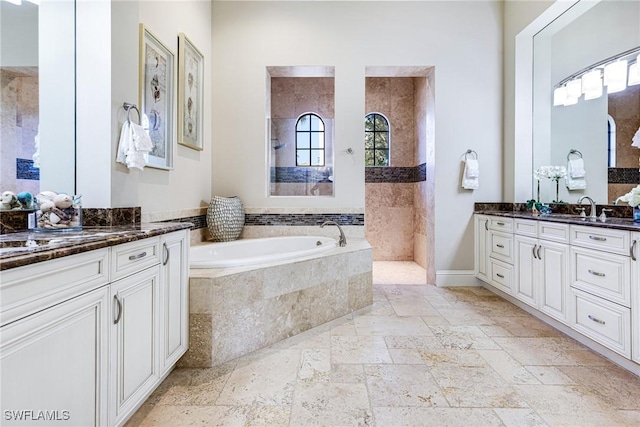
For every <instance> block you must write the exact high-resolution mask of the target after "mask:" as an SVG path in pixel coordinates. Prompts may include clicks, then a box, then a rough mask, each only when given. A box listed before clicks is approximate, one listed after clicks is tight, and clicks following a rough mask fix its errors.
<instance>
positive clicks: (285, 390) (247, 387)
mask: <svg viewBox="0 0 640 427" xmlns="http://www.w3.org/2000/svg"><path fill="white" fill-rule="evenodd" d="M299 365H300V350H287V349H277V350H266V351H265V350H261V351H258V352H256V353H253V354H251V355H249V356H247V357H244V358H241V359H240V360H239V361H238V365H237V367H236V369H235V370H234V371H233V373H232V374H231V376H230V377H229V380H228V381H227V383H226V385H225V387H224V388H223V389H222V392H221V393H220V397H219V398H218V400H217V401H216V404H217V405H290V404H291V402H292V401H293V390H294V387H295V384H296V382H297V374H298V367H299Z"/></svg>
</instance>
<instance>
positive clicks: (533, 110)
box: [514, 0, 640, 204]
mask: <svg viewBox="0 0 640 427" xmlns="http://www.w3.org/2000/svg"><path fill="white" fill-rule="evenodd" d="M621 3H624V2H620V1H615V0H602V1H599V0H598V1H593V0H580V1H557V2H556V3H554V4H552V5H551V6H550V7H549V8H548V9H547V10H545V11H544V12H543V13H542V14H541V15H540V16H539V17H538V18H536V19H535V20H534V21H533V22H532V23H531V24H530V25H529V26H527V27H526V28H525V29H524V30H523V31H522V32H521V33H519V34H518V35H517V36H516V64H515V65H516V70H515V71H516V74H515V79H516V80H515V83H516V86H515V141H516V142H515V146H514V158H515V159H516V165H515V171H514V181H515V182H514V188H515V192H514V196H515V201H523V200H527V199H529V198H531V197H532V196H533V197H534V198H535V197H536V181H535V180H534V179H533V171H534V168H537V167H538V166H540V164H538V163H539V162H540V161H542V160H540V159H541V158H542V159H548V161H549V162H555V163H552V164H560V165H566V162H567V160H566V156H567V154H568V151H569V150H564V148H566V147H563V148H559V149H558V150H561V151H563V153H562V154H561V155H560V154H558V153H556V154H555V157H553V156H550V151H551V149H550V147H549V142H550V141H551V140H552V136H553V135H552V132H553V131H555V130H556V128H557V127H558V126H557V124H558V123H562V121H559V120H558V119H556V123H555V126H551V120H550V117H551V110H552V108H553V107H552V100H553V98H552V94H553V84H554V83H557V82H554V79H555V80H558V81H560V80H562V79H563V78H566V77H568V76H570V75H571V74H572V73H574V72H576V71H578V70H579V69H582V68H585V67H588V66H589V65H591V64H594V63H597V62H598V60H602V59H605V58H606V57H610V56H615V55H616V54H619V53H621V52H624V51H626V50H629V49H630V48H633V47H634V46H636V47H637V46H638V45H640V42H639V41H637V40H640V34H638V33H640V25H636V27H635V29H636V30H635V31H637V33H636V32H634V29H633V24H632V26H631V32H632V34H633V39H631V38H629V37H627V39H630V40H626V44H625V43H622V44H620V45H613V44H612V43H613V42H612V41H611V40H612V37H611V34H607V33H600V34H599V33H598V31H594V30H593V29H592V28H590V29H589V30H590V31H588V32H587V33H586V35H585V34H584V33H583V34H581V35H580V37H581V38H580V40H582V41H583V43H582V44H583V46H582V47H583V48H586V49H582V50H581V49H580V47H579V46H575V43H574V45H573V47H574V49H573V51H572V52H571V55H572V56H573V57H574V58H571V60H572V61H574V63H575V64H578V63H580V61H582V66H577V65H575V68H573V69H572V68H570V67H569V65H571V64H570V62H571V61H565V62H566V64H560V66H559V67H557V69H554V68H553V67H547V68H545V67H542V68H541V64H540V55H539V54H538V52H537V51H536V49H538V48H539V45H542V46H543V47H544V46H545V43H551V40H552V37H546V40H545V37H544V35H545V29H548V28H550V29H551V30H552V31H551V32H552V33H553V32H555V33H558V34H560V31H562V30H563V29H564V28H565V27H566V28H567V29H568V28H569V27H570V26H571V25H572V26H573V27H579V24H580V21H582V22H586V21H588V19H589V18H588V16H589V14H590V13H596V12H597V13H600V16H599V18H602V19H604V18H606V16H607V15H611V13H609V12H603V11H604V8H611V7H613V8H615V7H616V6H619V5H620V4H621ZM627 3H628V2H627ZM626 6H629V5H628V4H627V5H626ZM613 15H615V14H613ZM633 17H634V18H637V19H638V20H640V13H638V14H635V15H634V16H633ZM637 22H640V21H637ZM554 27H556V28H554ZM606 27H607V26H606V25H603V26H601V28H602V29H601V31H603V32H606ZM541 34H542V37H540V35H541ZM635 34H638V36H637V38H636V35H635ZM560 36H561V34H560ZM560 36H558V37H557V38H558V39H559V43H562V42H564V43H568V42H569V41H571V37H560ZM565 36H566V34H565ZM576 37H578V36H575V35H574V36H573V38H574V40H575V39H576ZM536 39H537V40H536ZM541 42H542V43H541ZM567 46H571V45H567ZM567 46H564V48H566V47H567ZM561 47H562V46H561ZM558 50H559V49H558ZM607 52H609V53H607ZM590 55H591V57H589V56H590ZM594 55H598V56H594ZM549 57H550V56H549V55H548V54H547V57H546V58H547V59H548V58H549ZM542 58H545V56H544V55H543V56H542ZM536 59H537V60H538V63H536ZM556 62H558V61H556ZM560 62H561V61H560ZM542 65H545V64H542ZM562 66H564V67H565V68H564V69H563V68H562ZM540 73H542V74H540ZM565 74H566V75H565ZM540 75H542V76H543V78H540ZM536 77H537V78H536ZM601 101H602V100H601ZM580 102H583V103H584V104H583V105H582V107H584V106H585V105H589V107H593V105H595V103H593V102H592V101H583V100H581V101H580ZM602 102H604V103H605V104H606V89H605V99H604V101H602ZM587 103H591V104H587ZM541 105H542V106H543V108H542V109H540V108H539V107H540V106H541ZM555 108H558V107H555ZM560 108H565V110H564V113H565V114H566V113H567V111H569V112H570V113H572V114H573V113H575V112H576V111H577V110H578V109H575V110H568V108H570V107H560ZM605 108H606V107H605ZM557 111H559V112H562V110H561V109H558V110H557ZM561 117H562V116H561ZM597 121H598V120H597ZM602 121H603V124H602V129H603V130H602V132H601V133H602V134H606V123H607V121H606V117H605V118H604V119H603V120H602ZM579 139H580V138H578V140H579ZM575 143H576V144H577V142H575ZM567 144H570V142H567ZM574 148H576V149H579V150H580V147H578V146H576V147H574ZM558 150H556V151H558ZM598 150H599V151H598ZM564 151H567V152H566V153H565V152H564ZM580 151H582V152H583V150H580ZM584 151H587V152H588V151H589V148H588V147H586V146H585V150H584ZM596 151H598V152H600V153H602V154H601V155H600V157H601V158H600V157H598V158H597V159H598V160H597V162H596V163H598V164H599V165H600V166H597V165H595V164H592V167H591V168H590V171H588V174H590V175H591V178H592V181H593V184H594V185H596V184H598V183H599V184H600V189H599V190H598V189H597V188H596V187H593V186H592V185H591V184H588V187H587V189H586V190H585V191H583V192H573V191H572V192H571V193H567V191H566V189H565V190H564V191H565V192H564V197H565V198H564V200H565V201H568V202H574V203H575V201H576V200H577V198H578V197H579V196H580V195H582V194H589V195H592V194H596V193H597V194H598V196H596V197H595V199H596V201H597V202H598V203H600V204H606V203H610V202H611V201H612V199H613V197H609V196H608V195H607V190H606V189H604V190H603V186H605V187H606V183H607V144H606V138H605V140H604V141H602V147H601V148H600V147H599V148H598V149H597V150H596ZM541 152H542V153H543V154H541ZM560 156H562V158H560ZM587 156H589V157H590V158H589V160H591V161H595V159H596V157H595V155H594V154H587ZM542 184H545V183H544V182H543V183H542ZM547 185H548V186H549V187H550V184H547ZM636 185H637V184H636ZM561 186H562V187H564V182H562V183H561ZM547 192H548V193H550V192H551V191H550V189H547ZM578 193H579V194H578ZM552 198H553V199H555V190H553V196H550V195H549V194H547V195H546V196H543V197H541V199H542V201H543V202H548V201H551V199H552ZM560 198H561V199H563V197H560ZM574 199H575V200H574Z"/></svg>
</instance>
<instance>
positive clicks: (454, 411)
mask: <svg viewBox="0 0 640 427" xmlns="http://www.w3.org/2000/svg"><path fill="white" fill-rule="evenodd" d="M373 413H374V415H375V420H376V425H377V426H379V427H391V426H393V427H418V426H421V427H422V426H437V427H471V426H482V427H491V426H501V427H502V426H504V424H503V423H502V421H500V418H498V416H497V415H496V414H495V412H493V410H491V409H473V408H394V407H391V408H390V407H374V408H373Z"/></svg>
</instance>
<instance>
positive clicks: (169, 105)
mask: <svg viewBox="0 0 640 427" xmlns="http://www.w3.org/2000/svg"><path fill="white" fill-rule="evenodd" d="M173 70H174V54H173V52H172V51H171V50H169V48H168V47H167V46H165V44H164V43H162V42H161V41H160V40H159V39H158V38H157V37H156V36H155V35H153V34H152V33H151V32H150V31H149V30H148V29H147V28H145V26H144V24H140V64H139V74H140V76H139V82H138V98H139V100H138V102H139V104H138V105H140V111H141V112H142V113H143V114H145V115H146V116H147V117H148V119H149V123H148V129H149V136H150V137H151V141H152V142H153V149H152V150H151V152H150V153H149V158H148V160H147V166H149V167H152V168H158V169H173V150H174V145H173V138H174V133H173V119H174V118H173V85H174V81H173V79H174V71H173ZM142 124H143V126H145V125H146V123H142ZM146 127H147V126H145V128H146Z"/></svg>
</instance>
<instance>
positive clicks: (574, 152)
mask: <svg viewBox="0 0 640 427" xmlns="http://www.w3.org/2000/svg"><path fill="white" fill-rule="evenodd" d="M572 154H575V155H576V156H578V158H580V159H581V158H582V153H581V152H580V151H578V150H576V149H575V148H572V149H571V150H569V153H568V154H567V161H569V160H570V157H571V155H572Z"/></svg>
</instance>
